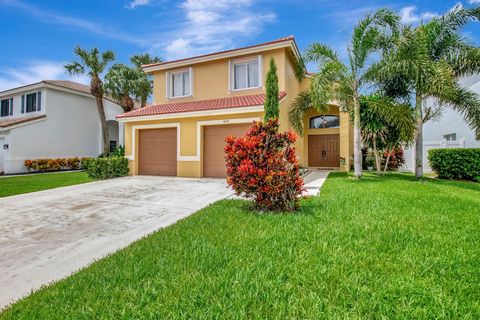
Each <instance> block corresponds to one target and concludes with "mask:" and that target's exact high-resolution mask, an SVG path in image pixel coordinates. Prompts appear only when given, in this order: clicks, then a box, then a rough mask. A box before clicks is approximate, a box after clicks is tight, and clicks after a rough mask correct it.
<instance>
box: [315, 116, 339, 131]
mask: <svg viewBox="0 0 480 320" xmlns="http://www.w3.org/2000/svg"><path fill="white" fill-rule="evenodd" d="M339 127H340V118H339V117H338V116H331V115H327V116H318V117H313V118H310V129H325V128H339Z"/></svg>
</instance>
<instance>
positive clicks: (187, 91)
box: [168, 69, 192, 98]
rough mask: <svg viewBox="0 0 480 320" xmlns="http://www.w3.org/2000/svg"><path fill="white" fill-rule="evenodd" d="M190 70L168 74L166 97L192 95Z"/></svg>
mask: <svg viewBox="0 0 480 320" xmlns="http://www.w3.org/2000/svg"><path fill="white" fill-rule="evenodd" d="M191 81H192V75H191V69H188V70H182V71H178V72H169V73H168V88H169V89H168V91H169V92H168V97H169V98H178V97H188V96H190V95H192V82H191Z"/></svg>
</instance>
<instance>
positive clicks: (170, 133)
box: [138, 128, 177, 176]
mask: <svg viewBox="0 0 480 320" xmlns="http://www.w3.org/2000/svg"><path fill="white" fill-rule="evenodd" d="M138 174H143V175H155V176H176V175H177V129H176V128H165V129H148V130H146V129H144V130H140V131H139V136H138Z"/></svg>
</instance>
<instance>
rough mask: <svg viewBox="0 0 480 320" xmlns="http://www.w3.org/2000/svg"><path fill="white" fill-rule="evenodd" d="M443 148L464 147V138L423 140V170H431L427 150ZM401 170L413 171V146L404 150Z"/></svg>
mask: <svg viewBox="0 0 480 320" xmlns="http://www.w3.org/2000/svg"><path fill="white" fill-rule="evenodd" d="M445 148H465V139H463V138H462V139H460V140H458V141H447V140H446V139H443V140H441V141H424V142H423V170H424V171H425V172H431V171H432V168H430V164H429V163H428V159H427V156H428V150H430V149H445ZM402 171H415V146H413V147H411V148H409V149H407V150H405V164H404V165H403V167H402Z"/></svg>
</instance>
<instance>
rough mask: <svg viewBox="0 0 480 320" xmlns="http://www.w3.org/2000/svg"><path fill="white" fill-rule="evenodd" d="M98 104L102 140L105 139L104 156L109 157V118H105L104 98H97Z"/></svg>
mask: <svg viewBox="0 0 480 320" xmlns="http://www.w3.org/2000/svg"><path fill="white" fill-rule="evenodd" d="M95 101H96V102H97V110H98V115H99V116H100V124H101V126H102V138H103V155H104V156H108V154H109V153H110V138H109V136H108V126H107V118H106V117H105V109H104V107H103V97H101V96H100V97H98V96H97V97H95Z"/></svg>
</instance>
